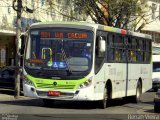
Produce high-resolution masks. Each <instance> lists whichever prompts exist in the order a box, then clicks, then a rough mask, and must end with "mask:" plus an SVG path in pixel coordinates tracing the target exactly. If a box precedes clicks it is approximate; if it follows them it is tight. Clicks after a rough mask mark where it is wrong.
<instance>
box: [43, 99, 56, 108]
mask: <svg viewBox="0 0 160 120" xmlns="http://www.w3.org/2000/svg"><path fill="white" fill-rule="evenodd" d="M43 105H44V106H46V107H51V106H52V105H54V100H50V99H43Z"/></svg>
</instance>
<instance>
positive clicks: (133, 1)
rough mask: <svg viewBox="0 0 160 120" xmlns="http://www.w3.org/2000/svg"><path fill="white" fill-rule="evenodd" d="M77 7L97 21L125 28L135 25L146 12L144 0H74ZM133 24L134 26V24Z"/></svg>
mask: <svg viewBox="0 0 160 120" xmlns="http://www.w3.org/2000/svg"><path fill="white" fill-rule="evenodd" d="M74 2H75V5H76V7H75V8H76V9H79V10H80V12H81V13H82V14H87V15H89V16H90V17H91V18H92V20H93V21H94V22H95V23H100V24H104V25H109V26H114V27H119V28H125V29H128V25H130V27H135V26H136V25H137V24H138V23H136V22H137V21H138V19H139V18H141V17H142V16H143V17H144V14H145V13H146V8H147V3H146V2H145V1H144V0H74ZM132 24H133V26H132Z"/></svg>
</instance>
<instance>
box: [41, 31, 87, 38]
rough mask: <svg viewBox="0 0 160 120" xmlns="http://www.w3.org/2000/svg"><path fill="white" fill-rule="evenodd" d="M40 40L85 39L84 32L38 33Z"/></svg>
mask: <svg viewBox="0 0 160 120" xmlns="http://www.w3.org/2000/svg"><path fill="white" fill-rule="evenodd" d="M40 37H41V38H68V39H87V38H88V34H87V33H86V32H81V33H79V32H47V31H45V32H40Z"/></svg>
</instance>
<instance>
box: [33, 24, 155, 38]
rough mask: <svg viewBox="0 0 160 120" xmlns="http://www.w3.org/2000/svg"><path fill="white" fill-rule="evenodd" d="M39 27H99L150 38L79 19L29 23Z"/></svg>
mask: <svg viewBox="0 0 160 120" xmlns="http://www.w3.org/2000/svg"><path fill="white" fill-rule="evenodd" d="M39 27H69V28H81V29H87V30H94V29H99V30H104V31H108V32H115V33H119V34H124V35H133V36H137V37H142V38H148V39H151V38H152V37H151V36H150V35H147V34H143V33H138V32H132V31H128V30H125V29H120V28H116V27H111V26H106V25H101V24H95V23H87V22H81V21H78V22H74V21H63V22H59V21H58V22H38V23H34V24H32V25H31V28H39Z"/></svg>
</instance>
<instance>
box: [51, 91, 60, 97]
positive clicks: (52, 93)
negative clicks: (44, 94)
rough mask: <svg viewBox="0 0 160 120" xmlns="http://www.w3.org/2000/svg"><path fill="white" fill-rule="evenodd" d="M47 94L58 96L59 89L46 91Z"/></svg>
mask: <svg viewBox="0 0 160 120" xmlns="http://www.w3.org/2000/svg"><path fill="white" fill-rule="evenodd" d="M48 96H60V92H59V91H48Z"/></svg>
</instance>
